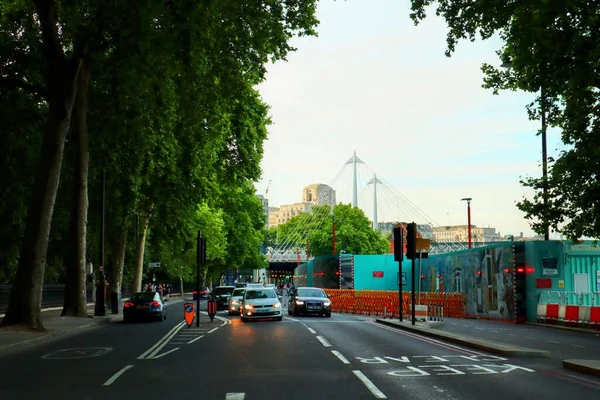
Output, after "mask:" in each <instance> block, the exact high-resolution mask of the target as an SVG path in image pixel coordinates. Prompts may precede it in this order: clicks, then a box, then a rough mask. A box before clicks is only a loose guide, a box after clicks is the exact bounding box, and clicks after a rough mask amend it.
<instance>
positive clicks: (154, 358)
mask: <svg viewBox="0 0 600 400" xmlns="http://www.w3.org/2000/svg"><path fill="white" fill-rule="evenodd" d="M177 350H179V347H175V348H174V349H171V350H169V351H166V352H164V353H162V354H159V355H157V356H156V355H155V356H154V357H152V359H153V360H156V359H157V358H161V357H163V356H166V355H167V354H171V353H172V352H174V351H177Z"/></svg>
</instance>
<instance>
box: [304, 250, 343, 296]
mask: <svg viewBox="0 0 600 400" xmlns="http://www.w3.org/2000/svg"><path fill="white" fill-rule="evenodd" d="M311 261H312V270H311V271H310V273H311V275H312V284H311V285H310V286H316V287H320V288H323V289H338V288H339V287H340V278H339V275H338V274H337V272H338V271H339V266H338V257H335V256H322V257H317V258H315V259H313V260H311Z"/></svg>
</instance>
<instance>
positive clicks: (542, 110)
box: [500, 57, 550, 240]
mask: <svg viewBox="0 0 600 400" xmlns="http://www.w3.org/2000/svg"><path fill="white" fill-rule="evenodd" d="M500 66H501V67H502V68H506V69H511V68H512V59H511V58H510V57H507V58H506V59H504V60H503V61H502V64H501V65H500ZM540 113H541V118H542V132H541V136H542V199H543V204H544V210H543V216H542V223H543V225H544V240H550V226H549V224H548V214H547V213H548V150H547V144H546V131H547V128H548V123H547V120H546V90H545V89H544V85H542V84H540Z"/></svg>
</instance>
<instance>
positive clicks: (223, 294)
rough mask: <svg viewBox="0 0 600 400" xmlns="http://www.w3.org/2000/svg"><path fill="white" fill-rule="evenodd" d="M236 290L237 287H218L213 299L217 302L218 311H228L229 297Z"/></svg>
mask: <svg viewBox="0 0 600 400" xmlns="http://www.w3.org/2000/svg"><path fill="white" fill-rule="evenodd" d="M234 290H235V286H217V287H216V288H215V289H214V290H213V292H212V297H213V299H214V300H215V301H216V302H217V309H218V310H225V309H227V305H228V302H229V296H231V293H233V291H234Z"/></svg>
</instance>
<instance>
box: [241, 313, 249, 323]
mask: <svg viewBox="0 0 600 400" xmlns="http://www.w3.org/2000/svg"><path fill="white" fill-rule="evenodd" d="M240 318H241V320H242V322H244V323H246V322H248V318H244V317H242V316H241V315H240Z"/></svg>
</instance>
